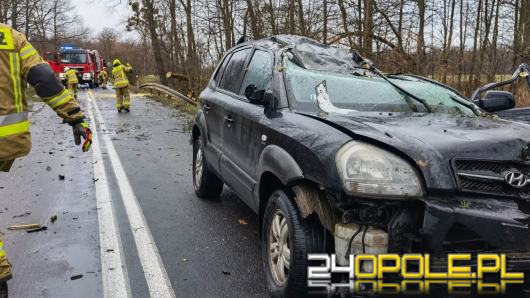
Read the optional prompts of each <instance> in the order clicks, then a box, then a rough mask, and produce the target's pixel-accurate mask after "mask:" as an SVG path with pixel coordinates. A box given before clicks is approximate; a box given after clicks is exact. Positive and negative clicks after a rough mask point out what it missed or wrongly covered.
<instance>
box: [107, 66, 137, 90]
mask: <svg viewBox="0 0 530 298" xmlns="http://www.w3.org/2000/svg"><path fill="white" fill-rule="evenodd" d="M131 71H132V67H131V66H130V65H129V64H128V63H127V65H123V64H120V65H118V66H114V67H113V68H112V78H113V79H114V88H125V87H129V79H128V78H127V73H130V72H131Z"/></svg>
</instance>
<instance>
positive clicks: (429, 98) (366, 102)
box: [284, 58, 476, 116]
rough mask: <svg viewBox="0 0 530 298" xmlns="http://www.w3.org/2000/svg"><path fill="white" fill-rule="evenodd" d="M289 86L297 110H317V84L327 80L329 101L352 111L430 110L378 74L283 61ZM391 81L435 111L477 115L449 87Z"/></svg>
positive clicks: (411, 79)
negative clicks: (313, 68)
mask: <svg viewBox="0 0 530 298" xmlns="http://www.w3.org/2000/svg"><path fill="white" fill-rule="evenodd" d="M284 71H285V78H286V83H287V84H286V85H287V89H288V91H289V95H290V102H291V105H292V106H293V107H294V108H295V109H298V110H305V111H318V110H319V107H318V103H317V94H316V91H315V90H316V89H315V88H316V86H318V85H319V84H321V83H322V82H323V81H325V84H326V89H327V93H328V96H329V101H330V102H331V104H332V105H333V106H335V107H337V108H339V109H348V110H353V111H352V112H355V111H359V112H405V113H407V112H408V113H412V112H425V113H426V112H428V111H427V109H426V108H425V106H423V105H422V104H421V103H419V102H416V101H414V100H412V99H411V98H409V97H408V96H407V95H406V94H402V93H401V92H399V91H398V90H397V88H395V87H393V86H392V85H391V84H389V83H388V82H386V81H385V80H383V79H382V78H380V77H377V76H376V75H375V74H373V75H372V74H371V73H370V72H366V73H367V74H366V75H359V74H339V73H331V72H324V71H317V70H308V69H305V68H302V67H300V66H298V65H297V64H295V63H294V62H292V61H291V60H290V59H288V58H285V60H284ZM390 80H391V81H392V82H393V83H395V84H396V85H398V86H399V87H401V88H402V89H404V90H406V91H408V92H409V93H411V94H413V95H414V96H416V97H418V98H421V99H423V100H424V101H425V102H426V104H427V105H428V106H429V107H430V109H431V111H432V112H433V113H444V114H455V115H462V116H476V115H475V113H474V112H473V111H472V110H471V109H470V108H469V107H466V106H465V105H463V104H461V103H459V102H458V101H459V100H460V101H462V102H467V100H466V99H465V98H462V97H461V96H460V95H458V94H457V93H455V92H453V91H451V90H450V89H447V88H444V87H442V86H439V85H436V84H434V83H431V82H428V81H422V80H420V79H416V78H414V77H409V76H393V77H391V78H390Z"/></svg>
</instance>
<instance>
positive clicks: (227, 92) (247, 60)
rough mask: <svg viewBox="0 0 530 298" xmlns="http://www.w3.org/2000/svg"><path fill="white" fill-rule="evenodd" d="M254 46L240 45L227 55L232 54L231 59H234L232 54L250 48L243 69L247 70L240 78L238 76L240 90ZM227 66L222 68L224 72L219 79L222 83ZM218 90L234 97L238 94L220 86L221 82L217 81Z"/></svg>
mask: <svg viewBox="0 0 530 298" xmlns="http://www.w3.org/2000/svg"><path fill="white" fill-rule="evenodd" d="M253 48H254V47H253V46H244V47H239V48H236V49H234V50H232V51H231V52H229V53H228V54H227V55H226V57H228V55H230V59H232V56H234V54H235V53H237V52H240V51H244V50H248V49H250V53H249V55H247V57H246V59H245V64H244V65H243V69H245V71H243V72H242V74H241V75H240V76H239V78H238V80H239V82H238V85H239V88H238V90H240V89H241V84H242V83H243V76H244V75H245V73H246V68H247V66H248V62H249V61H250V57H252V53H253ZM223 62H224V60H223ZM228 63H230V61H228ZM226 66H228V64H227V65H226ZM226 66H225V67H224V69H223V70H222V71H223V73H222V75H221V79H220V80H219V83H221V81H222V80H223V77H224V75H225V70H226ZM216 91H218V92H221V93H223V94H226V95H229V96H232V97H234V96H238V95H237V94H235V93H234V92H232V91H230V90H226V89H223V88H222V87H221V86H220V84H217V83H216Z"/></svg>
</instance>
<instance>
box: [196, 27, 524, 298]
mask: <svg viewBox="0 0 530 298" xmlns="http://www.w3.org/2000/svg"><path fill="white" fill-rule="evenodd" d="M525 71H526V73H525ZM527 71H528V67H526V68H523V69H522V71H521V75H523V74H526V75H528V73H527ZM474 99H475V102H476V104H475V103H473V101H470V100H468V99H467V98H465V97H464V96H463V95H461V94H460V93H459V92H458V91H456V90H454V89H451V88H450V87H447V86H444V85H442V84H440V83H437V82H435V81H431V80H429V79H427V78H423V77H419V76H414V75H384V74H383V73H381V72H380V71H379V70H378V69H377V68H375V67H374V66H373V65H372V63H371V62H370V61H369V60H367V59H364V58H363V57H361V56H360V55H358V54H356V53H351V52H349V51H348V50H343V49H339V48H334V47H330V46H326V45H323V44H320V43H318V42H316V41H314V40H311V39H308V38H304V37H296V36H286V35H282V36H274V37H270V38H267V39H262V40H257V41H248V42H243V43H241V44H239V45H237V46H236V47H234V48H232V49H231V50H229V51H228V53H227V54H226V55H225V57H224V58H223V60H222V61H221V63H220V64H219V66H218V67H217V69H216V71H215V72H214V74H213V76H212V78H211V80H210V82H209V84H208V86H207V87H206V88H205V89H204V91H203V92H202V93H201V94H200V100H199V101H200V104H199V111H198V113H197V115H196V118H195V123H194V126H193V130H192V137H193V183H194V186H195V191H196V194H197V196H198V197H200V198H216V197H218V196H219V194H220V193H221V190H222V188H223V185H224V184H227V185H228V186H230V188H231V189H232V190H233V191H234V192H235V193H236V194H237V195H238V196H239V197H240V198H241V199H242V200H243V201H244V202H246V204H248V206H250V207H251V208H252V209H253V210H254V211H255V212H256V213H257V214H259V221H260V235H261V239H262V240H261V245H262V253H263V264H264V267H265V271H266V274H267V277H268V283H269V286H270V289H271V291H272V292H273V294H275V295H276V296H287V297H292V296H295V295H298V294H304V293H305V291H306V285H307V262H308V261H307V254H308V253H317V252H326V253H335V254H337V258H338V259H337V261H338V262H339V263H340V262H344V261H345V260H346V258H345V256H346V255H347V254H349V253H350V252H351V253H363V252H364V253H385V252H391V253H406V252H430V253H432V254H435V255H436V254H439V255H441V253H445V252H475V253H476V252H484V251H495V252H506V253H507V256H508V259H509V260H511V261H513V260H516V262H515V261H514V262H511V261H508V264H509V268H511V267H510V265H513V266H516V267H517V268H516V269H518V270H520V271H521V270H523V271H524V270H528V269H530V253H529V252H530V233H529V230H528V219H529V216H530V180H529V179H530V176H529V175H530V147H529V146H530V126H528V125H526V124H521V123H516V122H511V121H508V120H503V119H501V118H499V117H496V116H493V115H491V114H489V113H488V112H492V111H498V110H505V109H509V108H512V107H514V102H515V101H514V97H513V95H512V94H511V93H508V92H504V91H491V90H489V91H488V90H487V88H485V89H481V90H480V92H478V95H475V96H474ZM486 111H488V112H486ZM370 239H378V241H371V240H370ZM361 240H362V241H361Z"/></svg>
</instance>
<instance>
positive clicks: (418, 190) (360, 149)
mask: <svg viewBox="0 0 530 298" xmlns="http://www.w3.org/2000/svg"><path fill="white" fill-rule="evenodd" d="M336 163H337V169H338V171H339V175H340V177H341V179H342V184H343V187H344V191H345V192H346V193H348V194H352V195H359V194H361V195H363V194H364V195H371V196H374V195H382V196H392V197H400V198H403V197H419V196H422V195H423V188H422V185H421V182H420V178H419V176H418V173H416V170H415V169H414V168H412V166H411V165H410V164H409V163H408V162H407V161H405V160H403V159H402V158H401V157H399V156H397V155H395V154H393V153H390V152H388V151H385V150H383V149H380V148H378V147H375V146H373V145H370V144H366V143H361V142H356V141H351V142H349V143H347V144H346V145H344V146H343V147H342V148H341V149H340V150H339V152H337V156H336Z"/></svg>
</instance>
